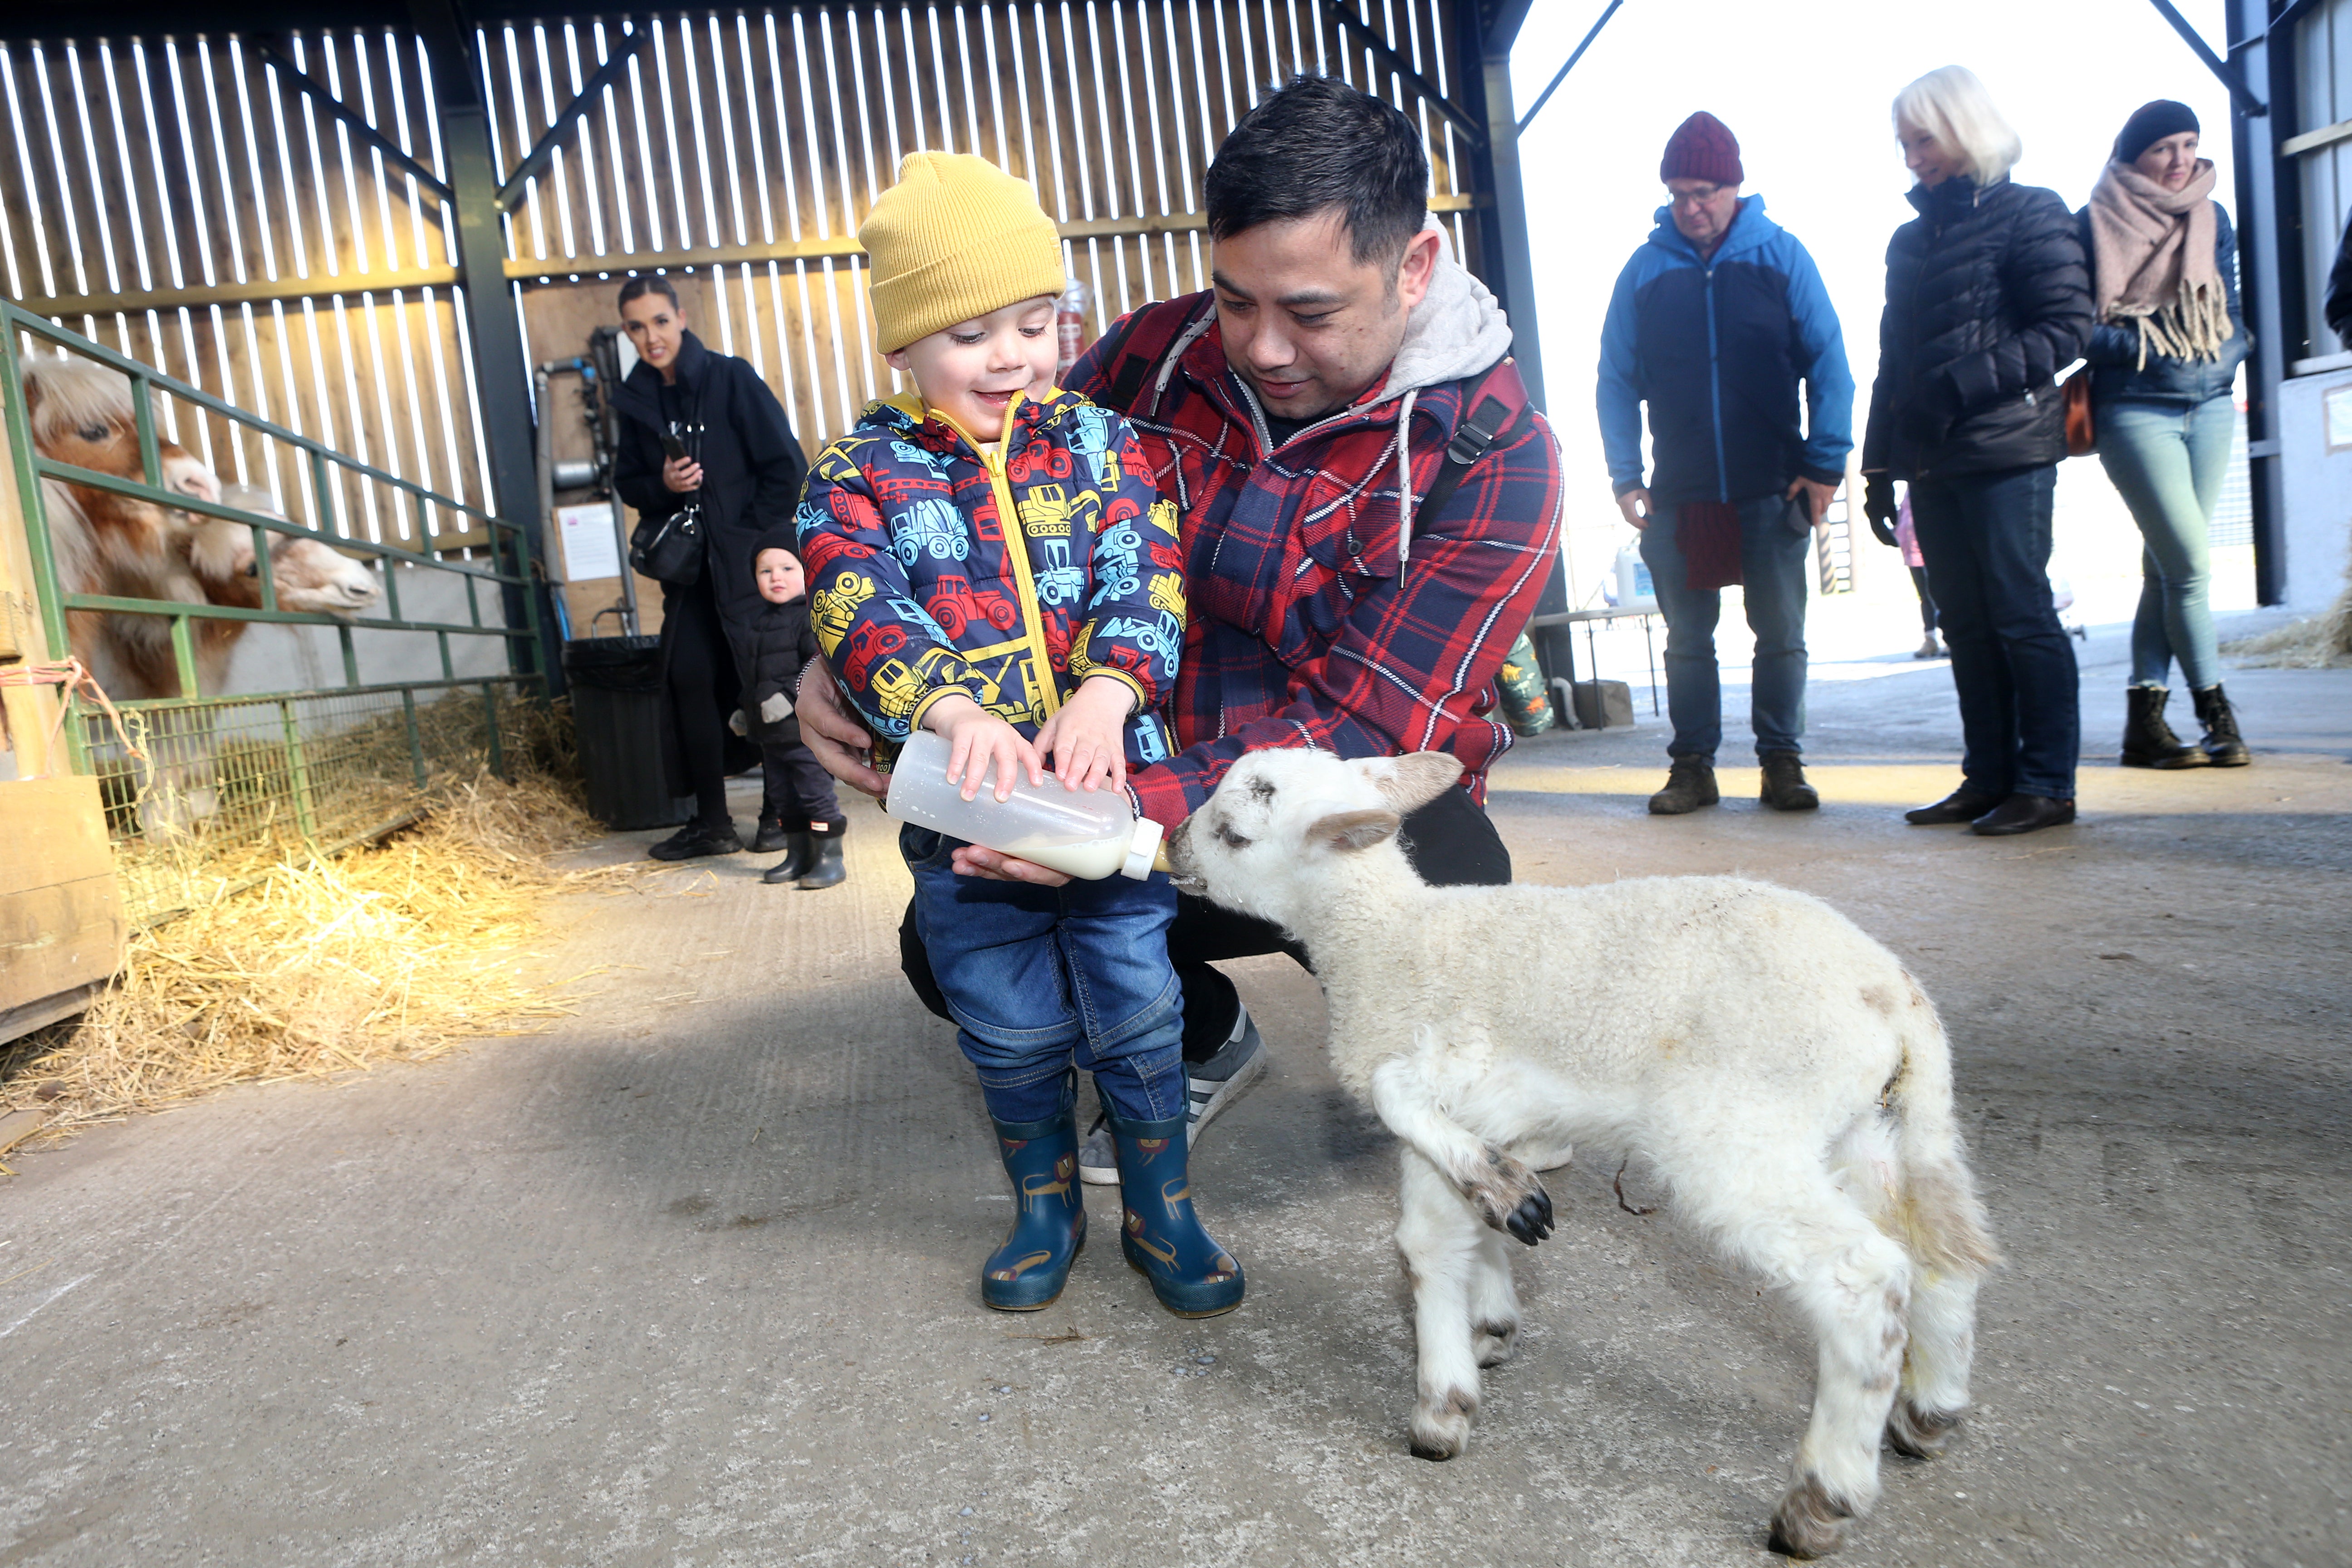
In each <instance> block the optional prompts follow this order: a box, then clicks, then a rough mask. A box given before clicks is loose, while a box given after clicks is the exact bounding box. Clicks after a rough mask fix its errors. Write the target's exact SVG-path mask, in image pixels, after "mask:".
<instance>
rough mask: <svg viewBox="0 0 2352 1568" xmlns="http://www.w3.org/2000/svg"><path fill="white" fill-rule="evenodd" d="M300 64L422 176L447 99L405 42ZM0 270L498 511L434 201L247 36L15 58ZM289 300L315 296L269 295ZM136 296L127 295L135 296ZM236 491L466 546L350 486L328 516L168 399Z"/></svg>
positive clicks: (337, 519)
mask: <svg viewBox="0 0 2352 1568" xmlns="http://www.w3.org/2000/svg"><path fill="white" fill-rule="evenodd" d="M285 47H286V48H287V49H288V51H289V54H290V56H291V58H290V60H289V64H290V65H291V66H293V67H294V68H299V69H300V70H302V71H303V72H304V73H305V74H307V75H308V76H310V77H311V78H312V79H317V80H320V81H322V82H324V83H325V84H327V86H328V87H329V88H331V89H332V90H333V91H334V92H336V93H337V94H338V95H339V96H340V97H341V99H342V100H344V101H346V102H349V103H352V104H355V105H357V106H359V107H360V108H361V109H362V112H363V113H364V114H365V115H366V117H367V118H368V120H369V121H371V122H373V124H375V125H376V126H377V127H378V128H380V129H381V130H382V131H383V133H384V134H385V135H386V136H388V137H391V138H392V139H393V140H394V141H395V142H398V143H400V144H401V145H402V146H403V147H404V149H406V150H407V151H409V152H410V153H412V154H414V155H415V156H416V157H417V158H418V159H419V160H420V161H421V162H423V163H427V164H429V165H437V163H438V161H439V148H438V146H437V133H436V121H435V118H434V116H433V113H432V112H431V105H432V101H433V88H432V83H431V80H430V79H429V76H428V75H427V73H426V70H425V62H424V60H423V59H422V58H421V56H420V53H419V51H418V50H417V48H416V47H415V43H414V42H413V41H411V40H409V39H408V38H406V37H404V36H402V35H397V34H386V33H373V34H352V33H343V34H333V33H329V34H317V35H311V36H309V37H294V38H292V39H290V40H289V41H288V43H287V44H286V45H285ZM0 112H5V115H6V117H7V119H6V137H5V140H6V142H8V143H9V145H10V146H11V147H12V148H13V152H11V153H7V154H6V155H5V161H6V163H7V164H8V165H9V166H7V167H5V170H0V266H5V274H4V275H0V276H4V277H5V285H6V287H7V289H8V291H9V293H10V294H11V295H12V296H14V297H15V298H16V299H18V300H26V301H30V302H34V303H36V304H37V305H38V304H40V303H41V302H42V301H45V300H46V301H59V300H72V299H75V298H77V297H79V299H82V300H88V299H89V298H90V297H93V296H95V297H100V302H101V304H102V305H122V304H126V303H127V304H128V305H129V306H130V307H131V308H129V309H120V308H116V309H106V308H100V309H96V310H71V309H59V310H53V311H52V312H51V313H52V316H53V319H55V320H57V321H60V322H61V323H62V324H64V325H66V326H68V327H71V328H73V329H74V330H75V331H79V332H82V333H83V334H85V335H86V336H89V337H92V338H95V339H97V340H99V341H100V342H104V343H107V344H108V345H109V346H110V347H115V348H119V349H120V350H121V352H122V353H126V354H129V355H131V357H133V358H136V359H139V360H142V361H144V362H145V363H149V364H152V365H154V366H156V367H157V368H158V369H161V370H163V371H165V372H167V373H169V374H173V375H175V376H177V377H179V378H180V379H182V380H184V381H187V382H190V383H192V384H195V385H197V386H199V387H202V388H203V389H204V390H205V391H207V392H210V393H213V394H215V395H219V396H221V397H222V398H223V399H225V400H226V401H227V402H230V403H233V404H235V405H237V406H239V407H241V408H246V409H249V410H251V411H252V412H254V413H256V414H259V415H262V416H265V417H267V418H268V419H271V420H273V421H275V422H277V423H278V424H280V425H284V426H287V427H289V428H290V429H293V430H295V431H297V432H299V433H300V434H303V435H307V436H311V437H316V438H318V439H320V440H323V441H326V442H328V443H330V444H331V445H333V446H334V447H337V448H338V449H340V450H342V451H346V452H349V453H351V454H352V455H353V456H355V457H359V458H362V459H364V460H366V461H368V462H370V463H373V464H374V465H376V466H378V467H380V468H384V469H386V470H388V471H390V472H392V473H394V474H398V475H400V476H402V477H403V478H406V479H414V480H415V481H417V482H419V483H422V484H424V485H425V486H427V487H428V488H430V489H436V490H439V491H441V492H442V493H444V494H446V495H450V496H454V497H456V498H457V499H459V500H466V501H469V502H471V503H473V504H475V505H478V506H481V505H488V479H487V473H486V469H485V467H484V463H483V458H482V454H481V449H480V444H479V442H478V439H477V426H478V417H477V410H476V409H475V407H474V406H473V405H474V401H475V394H474V390H473V377H472V373H471V364H470V361H469V358H468V349H467V342H466V334H465V325H464V318H463V313H462V311H460V310H458V309H457V297H456V289H457V285H456V283H455V282H454V279H455V277H456V273H455V270H454V268H453V265H452V263H453V261H454V257H453V256H452V255H451V253H450V247H449V245H448V243H447V241H446V238H445V230H444V216H443V214H442V212H441V210H440V207H439V205H438V204H437V203H436V202H435V201H434V200H433V199H432V198H431V197H430V196H429V195H425V193H423V192H421V191H420V190H419V189H418V187H417V186H416V184H415V182H414V181H413V180H411V179H409V178H408V177H407V176H405V175H403V174H398V173H396V172H394V171H393V170H391V169H389V168H387V166H386V164H385V163H384V160H383V157H382V156H381V154H379V153H375V152H374V151H373V150H372V149H370V148H369V147H367V146H366V145H365V144H364V143H362V142H357V141H356V140H355V139H354V138H352V135H351V134H350V132H349V130H348V128H347V127H345V126H344V125H342V124H341V122H340V121H338V120H337V119H336V117H334V116H333V115H331V114H328V113H323V112H321V111H320V108H319V106H318V105H317V104H316V103H315V102H314V101H313V100H311V99H310V97H308V96H307V95H305V94H303V93H302V92H300V91H299V90H297V89H295V88H294V87H293V86H292V85H291V84H290V83H289V80H288V79H287V78H286V75H285V73H284V72H283V71H281V69H280V68H278V65H276V64H275V63H273V62H271V61H269V60H268V59H266V58H263V57H262V56H261V54H260V53H259V52H258V51H257V50H256V49H254V48H252V47H247V45H246V44H245V43H243V42H242V41H241V40H239V39H237V38H235V37H227V38H217V39H207V38H204V37H188V38H171V37H163V38H144V39H142V38H131V39H115V40H102V39H101V40H92V41H90V42H89V43H87V44H79V45H65V46H62V47H42V46H39V45H19V46H13V47H11V46H0ZM297 290H300V291H303V292H305V293H308V294H310V295H311V296H312V297H309V298H293V299H289V298H282V297H280V298H271V297H269V296H272V295H283V294H287V293H292V292H295V291H297ZM126 296H127V297H129V298H128V299H127V300H126V299H125V297H126ZM163 415H164V421H165V427H166V430H167V432H168V433H169V434H170V435H171V436H172V437H173V439H175V440H177V441H179V442H180V443H181V444H182V445H183V446H184V447H188V448H189V450H191V451H193V452H194V453H196V454H197V455H198V456H200V457H203V458H205V459H206V460H207V461H208V462H209V463H211V465H212V466H213V468H215V470H216V471H217V472H218V473H220V474H221V476H222V477H223V478H224V479H229V480H232V481H235V482H241V483H247V484H254V485H258V486H261V487H263V488H265V489H269V490H271V491H273V492H274V493H276V494H277V495H278V497H279V499H280V500H281V502H282V503H283V504H284V506H285V508H286V510H287V511H288V514H289V516H291V517H294V518H295V519H296V520H298V521H303V522H306V523H310V524H311V525H312V526H319V527H325V528H329V529H331V531H336V532H339V533H342V534H345V535H347V536H359V537H365V538H370V539H376V540H383V541H397V542H413V540H414V539H415V533H416V531H417V528H418V526H419V524H420V522H421V524H422V526H423V527H424V529H425V531H427V532H430V533H436V534H437V533H441V532H444V531H449V532H453V533H457V534H463V533H464V532H465V524H464V521H463V520H462V519H460V518H455V517H449V516H446V515H427V516H425V517H424V518H423V519H421V520H420V519H419V518H417V517H415V515H414V514H413V513H412V512H411V510H409V509H408V508H407V507H406V506H405V504H395V500H394V492H392V491H389V490H380V488H379V487H377V486H374V485H372V484H368V483H365V482H364V481H361V480H358V479H345V480H343V481H341V483H340V484H339V485H338V486H337V487H336V489H335V490H334V492H333V493H332V495H331V498H330V504H331V508H332V515H331V516H329V517H325V518H323V519H322V518H321V516H320V509H319V507H318V506H317V505H316V504H315V497H314V494H313V490H312V487H311V483H310V474H309V473H308V471H307V470H306V469H305V468H304V467H303V466H302V465H301V464H300V463H299V462H298V461H296V460H295V455H294V454H293V453H292V452H291V451H288V450H280V449H279V447H278V443H276V442H273V441H269V440H268V439H267V438H265V437H259V436H257V435H255V434H253V433H252V432H249V431H242V430H239V429H237V428H236V427H233V426H230V425H229V424H228V423H227V422H226V421H224V420H220V419H217V418H213V417H210V416H202V417H200V416H198V411H196V410H194V409H193V408H191V407H187V406H184V405H173V404H172V403H170V402H169V400H167V401H166V404H165V407H164V410H163Z"/></svg>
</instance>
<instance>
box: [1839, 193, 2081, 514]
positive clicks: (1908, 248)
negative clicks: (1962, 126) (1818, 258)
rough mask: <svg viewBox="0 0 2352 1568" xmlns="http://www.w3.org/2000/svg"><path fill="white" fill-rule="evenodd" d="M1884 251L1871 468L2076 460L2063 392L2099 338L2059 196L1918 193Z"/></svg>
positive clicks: (2070, 219)
mask: <svg viewBox="0 0 2352 1568" xmlns="http://www.w3.org/2000/svg"><path fill="white" fill-rule="evenodd" d="M1910 199H1911V205H1913V206H1915V207H1916V208H1918V209H1919V216H1917V217H1916V218H1914V219H1913V220H1912V221H1911V222H1909V223H1906V224H1905V225H1904V226H1902V227H1901V228H1898V229H1896V230H1895V237H1894V239H1893V240H1892V241H1890V242H1889V243H1888V245H1887V247H1886V313H1885V316H1884V317H1883V318H1882V319H1881V321H1880V324H1879V329H1878V381H1877V384H1875V385H1874V386H1873V387H1872V388H1871V393H1870V429H1869V433H1868V435H1867V436H1866V437H1864V441H1863V449H1862V468H1863V471H1864V473H1867V474H1880V473H1884V474H1885V475H1887V476H1888V477H1890V478H1893V479H1941V478H1944V477H1946V476H1948V475H1952V474H1970V473H1991V472H1996V471H1998V470H2000V469H2003V468H2026V467H2030V466H2033V465H2038V464H2042V463H2054V462H2057V461H2058V460H2059V459H2060V458H2063V457H2065V455H2066V415H2065V409H2064V407H2063V404H2062V403H2061V400H2060V398H2059V396H2058V393H2057V388H2056V385H2055V377H2056V375H2057V373H2058V372H2059V371H2060V370H2062V369H2063V368H2064V367H2065V366H2066V365H2068V364H2070V363H2073V362H2074V360H2075V359H2076V358H2077V357H2078V356H2079V355H2080V354H2081V353H2082V352H2083V345H2084V343H2086V342H2089V341H2090V337H2091V321H2092V308H2091V278H2090V271H2089V268H2087V267H2086V266H2085V265H2084V259H2083V242H2082V239H2081V237H2080V234H2079V231H2078V230H2077V229H2076V227H2075V225H2074V214H2073V213H2071V212H2069V211H2067V210H2066V204H2065V203H2064V202H2063V200H2061V199H2060V198H2059V195H2058V193H2057V192H2055V191H2045V190H2042V189H2041V188H2039V187H2038V186H2033V185H2017V184H2010V183H2009V182H2008V181H2006V180H2004V181H2002V182H2001V183H2000V184H1996V185H1993V186H1992V187H1990V189H1985V190H1979V188H1978V187H1977V184H1976V182H1975V181H1973V180H1970V179H1969V178H1967V177H1966V176H1955V177H1954V178H1952V179H1949V180H1947V181H1945V182H1944V183H1943V184H1940V185H1937V186H1936V187H1935V188H1934V189H1932V190H1930V189H1929V188H1927V186H1924V185H1917V186H1914V187H1913V188H1912V190H1911V193H1910Z"/></svg>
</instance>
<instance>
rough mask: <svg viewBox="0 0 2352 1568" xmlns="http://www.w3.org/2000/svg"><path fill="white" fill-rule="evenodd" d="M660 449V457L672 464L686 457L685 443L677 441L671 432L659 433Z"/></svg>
mask: <svg viewBox="0 0 2352 1568" xmlns="http://www.w3.org/2000/svg"><path fill="white" fill-rule="evenodd" d="M661 447H662V456H663V457H665V458H669V459H671V460H672V461H673V462H674V461H676V460H677V459H678V458H683V457H685V456H686V443H685V442H683V441H681V440H679V439H678V438H677V435H676V434H675V433H673V432H671V431H668V430H665V431H663V432H662V433H661Z"/></svg>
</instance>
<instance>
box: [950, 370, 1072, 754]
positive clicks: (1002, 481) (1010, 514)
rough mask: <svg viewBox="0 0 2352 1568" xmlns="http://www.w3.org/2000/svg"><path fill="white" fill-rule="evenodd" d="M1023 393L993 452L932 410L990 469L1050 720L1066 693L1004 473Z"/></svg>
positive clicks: (1024, 531)
mask: <svg viewBox="0 0 2352 1568" xmlns="http://www.w3.org/2000/svg"><path fill="white" fill-rule="evenodd" d="M1021 398H1022V394H1020V393H1018V392H1016V393H1014V394H1013V398H1012V401H1010V402H1008V403H1007V404H1005V405H1004V434H1003V437H1000V438H999V439H998V441H997V443H996V450H995V451H993V452H992V451H990V450H989V449H988V447H986V446H985V445H983V444H982V443H981V442H979V441H975V440H973V439H972V438H971V432H970V431H968V430H966V429H964V428H963V427H962V426H960V425H958V424H957V423H956V422H955V421H954V420H953V419H952V418H950V417H949V416H947V415H946V414H943V413H940V410H938V409H936V408H934V409H930V410H929V411H928V412H929V413H931V414H935V415H938V416H939V417H940V419H941V420H942V421H944V422H945V423H946V425H947V426H948V428H950V429H951V430H953V431H955V433H956V434H957V435H959V436H961V437H963V438H964V441H965V443H966V444H967V445H969V446H970V447H971V449H972V452H973V453H974V455H976V456H977V457H978V458H980V466H981V467H982V468H985V469H986V470H987V471H988V485H989V489H991V490H992V492H994V494H995V496H996V515H997V519H998V521H999V523H1000V525H1001V526H1002V527H1003V531H1004V555H1005V559H1006V560H1007V561H1008V562H1010V563H1011V564H1012V567H1013V584H1014V585H1015V586H1016V587H1017V588H1018V589H1019V590H1020V594H1021V630H1022V633H1023V635H1024V637H1026V638H1027V639H1028V643H1029V657H1030V658H1031V659H1032V660H1033V661H1034V663H1033V674H1032V685H1033V687H1034V689H1035V690H1036V691H1037V693H1038V694H1039V696H1040V697H1041V698H1042V700H1044V702H1045V717H1046V718H1048V719H1050V718H1052V717H1053V716H1054V714H1055V711H1056V710H1059V709H1060V708H1061V706H1062V694H1061V692H1060V690H1059V689H1057V688H1056V687H1055V682H1054V661H1053V658H1052V657H1051V656H1050V655H1049V654H1048V653H1047V652H1046V650H1045V616H1044V613H1043V612H1042V611H1041V610H1040V609H1039V608H1038V605H1037V579H1036V576H1035V574H1034V573H1032V572H1031V570H1030V568H1029V530H1028V528H1027V526H1026V525H1025V524H1024V523H1023V522H1022V521H1021V510H1020V508H1018V507H1016V506H1015V505H1013V484H1012V481H1011V480H1010V479H1007V478H1006V477H1005V473H1004V448H1005V447H1008V446H1010V445H1012V441H1013V412H1014V410H1016V409H1018V408H1019V407H1020V406H1021Z"/></svg>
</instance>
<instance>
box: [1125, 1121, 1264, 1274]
mask: <svg viewBox="0 0 2352 1568" xmlns="http://www.w3.org/2000/svg"><path fill="white" fill-rule="evenodd" d="M1108 1121H1109V1122H1110V1136H1111V1146H1112V1148H1113V1149H1115V1150H1117V1151H1118V1186H1119V1198H1120V1201H1121V1202H1122V1203H1123V1204H1124V1205H1125V1206H1126V1211H1127V1212H1126V1214H1125V1215H1124V1216H1123V1219H1124V1223H1123V1225H1122V1226H1121V1227H1120V1230H1119V1237H1118V1246H1119V1250H1120V1251H1121V1252H1124V1253H1125V1254H1127V1261H1128V1263H1129V1266H1130V1267H1132V1268H1134V1269H1135V1270H1136V1272H1137V1273H1139V1274H1141V1275H1142V1276H1143V1277H1144V1278H1145V1279H1149V1280H1150V1282H1151V1293H1152V1294H1153V1295H1154V1296H1157V1297H1159V1298H1160V1305H1161V1306H1163V1307H1165V1308H1167V1309H1168V1310H1170V1311H1171V1312H1173V1313H1175V1314H1176V1315H1177V1316H1178V1317H1180V1318H1213V1317H1215V1316H1216V1315H1217V1314H1218V1313H1220V1312H1230V1311H1232V1310H1234V1308H1235V1307H1238V1306H1240V1305H1241V1304H1242V1290H1243V1282H1242V1266H1241V1265H1240V1264H1238V1263H1236V1262H1234V1256H1233V1254H1232V1253H1230V1252H1227V1251H1226V1250H1225V1249H1224V1248H1223V1247H1219V1246H1218V1245H1217V1243H1216V1239H1215V1238H1214V1237H1212V1236H1210V1234H1209V1233H1208V1232H1207V1231H1205V1230H1203V1229H1202V1228H1201V1221H1200V1217H1199V1216H1198V1215H1195V1214H1194V1213H1193V1212H1192V1176H1191V1173H1190V1163H1191V1158H1192V1156H1191V1151H1190V1149H1189V1147H1188V1146H1187V1142H1186V1140H1185V1137H1184V1118H1183V1117H1182V1116H1181V1115H1177V1116H1171V1117H1170V1118H1169V1119H1168V1120H1167V1121H1128V1120H1127V1119H1126V1118H1125V1117H1123V1116H1116V1115H1114V1116H1110V1117H1109V1118H1108Z"/></svg>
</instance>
